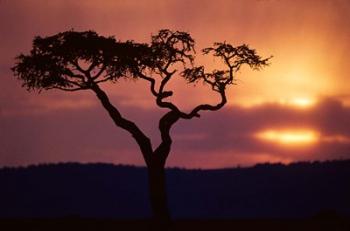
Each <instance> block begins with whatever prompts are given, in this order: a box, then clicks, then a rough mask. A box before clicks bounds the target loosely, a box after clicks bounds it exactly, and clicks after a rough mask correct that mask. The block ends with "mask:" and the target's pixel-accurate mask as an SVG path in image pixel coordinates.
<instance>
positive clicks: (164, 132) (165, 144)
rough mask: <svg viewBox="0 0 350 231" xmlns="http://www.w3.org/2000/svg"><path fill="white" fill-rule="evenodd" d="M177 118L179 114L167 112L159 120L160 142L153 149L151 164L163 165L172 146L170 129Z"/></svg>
mask: <svg viewBox="0 0 350 231" xmlns="http://www.w3.org/2000/svg"><path fill="white" fill-rule="evenodd" d="M179 118H180V113H178V112H176V111H169V112H167V113H166V114H165V115H164V116H163V117H162V118H161V119H160V120H159V131H160V135H161V139H162V142H161V143H160V144H159V146H158V147H157V148H156V149H155V151H154V154H153V156H152V158H153V159H152V160H153V161H152V162H154V163H157V164H161V166H164V165H165V161H166V159H167V157H168V155H169V153H170V148H171V144H172V139H171V136H170V129H171V127H172V126H173V125H174V124H175V123H176V122H177V121H178V120H179Z"/></svg>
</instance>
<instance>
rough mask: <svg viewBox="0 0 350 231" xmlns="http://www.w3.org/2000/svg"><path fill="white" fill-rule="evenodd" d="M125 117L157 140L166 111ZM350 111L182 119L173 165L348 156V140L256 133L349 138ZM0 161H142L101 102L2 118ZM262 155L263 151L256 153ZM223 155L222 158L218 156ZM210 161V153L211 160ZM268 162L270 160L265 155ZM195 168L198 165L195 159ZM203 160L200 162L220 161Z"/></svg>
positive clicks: (242, 111) (330, 104)
mask: <svg viewBox="0 0 350 231" xmlns="http://www.w3.org/2000/svg"><path fill="white" fill-rule="evenodd" d="M121 111H122V112H123V114H124V115H126V116H127V117H128V118H131V119H132V120H134V121H136V123H137V124H138V125H139V126H140V127H141V128H142V129H143V130H145V132H146V133H147V134H148V135H150V136H151V137H152V138H153V140H155V143H157V142H159V134H158V131H157V121H158V119H159V118H160V116H161V115H162V114H163V113H164V111H163V110H158V109H155V110H152V109H142V108H136V107H130V106H129V107H125V106H124V107H122V108H121ZM349 116H350V108H348V107H344V106H342V105H341V103H340V102H339V101H337V100H336V99H332V98H327V99H324V100H323V101H321V102H320V103H319V104H318V105H316V106H315V107H313V108H309V109H295V108H290V107H286V106H281V105H277V104H267V105H260V106H257V107H251V108H243V107H232V106H231V107H226V108H225V109H223V110H222V111H219V112H212V113H209V112H207V113H203V115H202V117H201V118H200V119H193V120H191V121H187V120H183V121H180V122H179V123H178V124H176V125H175V127H174V129H173V131H172V134H173V136H174V146H173V153H172V158H171V161H170V163H169V164H170V165H176V164H179V163H180V164H184V163H186V162H187V161H186V160H188V162H187V163H186V164H185V165H186V166H191V164H192V163H191V160H195V159H196V158H199V159H198V160H201V159H202V158H204V157H206V158H209V159H211V158H214V157H215V156H221V157H220V159H221V160H220V161H222V158H227V159H226V162H225V163H226V166H230V165H231V166H232V165H236V164H239V163H241V162H246V161H244V160H245V159H246V158H247V156H250V157H251V158H252V160H251V163H250V164H252V163H253V162H254V160H256V161H257V160H259V158H260V157H261V155H265V156H266V155H267V154H268V155H269V156H270V157H271V160H274V159H273V158H274V157H275V158H278V157H281V158H282V160H283V158H284V159H288V160H292V161H297V160H313V159H336V158H349V157H350V153H349V150H350V143H346V142H345V143H344V142H338V143H337V142H319V143H317V144H315V145H310V146H309V147H285V146H282V145H280V144H274V143H269V142H264V141H259V140H257V139H256V138H255V137H254V134H255V133H256V132H258V131H261V130H264V129H279V128H296V127H297V128H298V127H299V128H304V127H307V128H313V129H314V130H316V131H319V132H321V133H322V135H325V136H332V135H342V136H348V137H349V136H350V134H349V131H350V122H349V120H348V118H350V117H349ZM0 128H1V133H0V139H1V141H0V142H1V147H2V149H1V153H0V157H1V158H0V164H1V165H13V164H14V165H17V164H27V163H33V162H34V163H35V162H50V161H51V162H52V161H54V162H57V161H102V162H106V161H108V162H115V163H118V161H126V162H127V163H136V164H142V159H141V155H140V154H139V150H138V147H137V145H136V143H135V142H134V140H133V139H132V137H131V136H130V135H129V134H128V133H127V132H125V131H122V130H121V129H119V128H117V127H115V126H114V125H113V123H112V121H111V120H110V118H109V117H108V116H107V113H106V112H105V111H104V110H103V109H102V108H101V107H100V106H99V105H98V104H96V105H93V106H92V107H88V108H82V109H79V110H74V109H71V108H68V109H67V108H58V109H56V110H50V111H45V112H41V113H37V114H30V115H25V114H19V115H12V116H2V117H1V121H0ZM259 155H260V156H259ZM222 156H224V157H222ZM214 159H215V158H214ZM266 161H268V160H266ZM193 164H194V166H197V165H196V164H195V163H193ZM217 165H218V163H215V162H212V163H207V164H206V165H205V166H207V167H210V166H212V167H213V166H217Z"/></svg>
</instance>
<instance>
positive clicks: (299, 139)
mask: <svg viewBox="0 0 350 231" xmlns="http://www.w3.org/2000/svg"><path fill="white" fill-rule="evenodd" d="M256 137H257V138H258V139H260V140H264V141H269V142H275V143H279V144H285V145H304V144H312V143H315V142H316V141H317V140H318V139H319V136H318V134H317V133H316V132H314V131H311V130H266V131H262V132H258V133H257V134H256Z"/></svg>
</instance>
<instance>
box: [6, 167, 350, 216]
mask: <svg viewBox="0 0 350 231" xmlns="http://www.w3.org/2000/svg"><path fill="white" fill-rule="evenodd" d="M167 180H168V193H169V205H170V208H171V212H172V214H173V216H174V217H180V218H183V217H187V218H196V217H197V218H276V217H277V218H278V217H280V218H298V217H311V216H315V215H317V214H322V213H332V214H337V215H346V216H350V183H349V182H350V161H349V160H348V161H331V162H323V163H320V162H314V163H296V164H291V165H287V166H286V165H282V164H262V165H256V166H255V167H251V168H233V169H221V170H184V169H168V170H167ZM147 189H148V186H147V175H146V169H145V168H140V167H131V166H116V165H111V164H77V163H67V164H50V165H39V166H30V167H26V168H3V169H0V218H1V217H2V218H5V217H63V216H80V217H116V218H140V217H148V216H149V215H150V208H149V204H148V192H147Z"/></svg>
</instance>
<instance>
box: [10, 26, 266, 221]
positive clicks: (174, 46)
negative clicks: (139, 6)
mask: <svg viewBox="0 0 350 231" xmlns="http://www.w3.org/2000/svg"><path fill="white" fill-rule="evenodd" d="M194 45H195V42H194V40H193V38H192V37H191V36H190V34H188V33H185V32H181V31H171V30H168V29H164V30H160V31H159V32H158V33H157V34H156V35H153V36H152V39H151V42H150V43H149V44H147V43H136V42H134V41H126V42H121V41H117V40H116V39H115V38H114V37H103V36H100V35H98V34H97V33H96V32H94V31H84V32H76V31H66V32H62V33H58V34H56V35H53V36H49V37H39V36H38V37H35V38H34V41H33V47H32V50H31V51H30V54H29V55H23V54H21V55H19V56H18V57H17V58H16V60H17V62H16V64H15V66H14V67H13V68H12V70H13V72H14V75H15V76H16V77H17V78H18V79H20V80H21V81H22V83H23V86H24V87H26V88H27V90H39V91H41V90H43V89H44V90H50V89H59V90H63V91H71V92H73V91H80V90H92V91H93V92H94V93H95V94H96V96H97V98H98V99H99V100H100V102H101V104H102V106H103V107H104V108H105V109H106V111H107V112H108V114H109V116H110V117H111V118H112V120H113V122H114V123H115V125H116V126H118V127H120V128H123V129H124V130H126V131H128V132H129V133H130V134H131V135H132V136H133V138H134V139H135V141H136V142H137V144H138V146H139V147H140V150H141V153H142V155H143V158H144V160H145V163H146V165H147V168H148V174H149V194H150V201H151V207H152V211H153V216H154V220H155V221H156V223H157V224H159V225H162V224H163V225H166V224H168V222H169V221H170V215H169V211H168V207H167V196H166V187H165V170H164V166H165V163H166V160H167V157H168V155H169V153H170V149H171V144H172V138H171V135H170V130H171V128H172V126H173V125H174V124H175V123H176V122H177V121H178V120H179V119H187V120H189V119H192V118H194V117H199V116H200V112H202V111H217V110H219V109H221V108H222V107H223V106H224V105H225V104H226V102H227V98H226V95H225V92H226V89H227V87H228V86H229V85H231V84H234V83H235V78H234V77H235V73H237V71H238V70H239V69H240V68H241V66H242V65H244V64H247V65H248V66H249V67H250V68H252V69H254V70H259V69H260V68H262V67H263V66H266V65H268V60H269V58H261V57H260V56H259V55H257V53H256V51H255V50H253V49H250V48H249V47H248V46H247V45H241V46H237V47H234V46H232V45H231V44H229V43H226V42H219V43H214V45H213V46H212V47H209V48H205V49H203V50H202V52H203V54H204V55H208V54H211V55H213V56H215V57H218V58H219V59H221V60H222V61H223V64H224V66H225V68H224V69H219V70H214V71H211V72H206V70H205V68H204V66H195V65H194V59H195V49H194ZM178 68H180V69H181V71H179V70H178ZM179 76H180V77H183V78H185V79H186V80H187V82H188V83H197V82H203V83H205V84H208V85H209V86H210V87H211V90H212V91H215V92H217V93H218V94H219V95H220V97H221V101H220V102H219V103H218V104H216V105H209V104H200V105H198V106H196V107H194V108H193V109H192V110H191V111H189V112H184V111H182V110H180V108H179V107H178V106H177V105H175V104H174V103H173V102H171V100H168V101H167V100H166V99H167V98H168V97H170V96H172V94H173V92H172V91H170V90H166V86H167V84H168V83H169V81H170V80H171V79H172V78H175V77H179ZM120 78H133V79H141V80H145V81H146V82H148V84H149V86H150V91H151V93H152V95H153V96H154V97H155V102H156V104H157V106H158V107H161V108H166V109H168V111H167V113H165V114H164V115H163V116H162V117H161V119H160V120H159V131H160V135H161V143H160V144H159V145H158V147H155V148H153V147H152V143H151V140H150V138H149V137H147V136H146V135H145V133H144V132H143V131H142V130H141V129H140V128H139V127H138V126H137V125H136V124H135V123H134V122H132V121H130V120H129V119H127V118H125V117H124V116H123V115H122V114H121V113H120V111H119V109H118V108H117V107H116V106H114V105H113V104H112V103H111V102H110V100H109V98H108V95H107V94H106V93H105V92H104V91H103V90H102V89H101V86H100V85H101V83H103V82H111V83H116V81H117V80H118V79H120Z"/></svg>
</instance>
